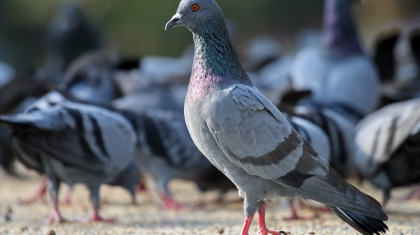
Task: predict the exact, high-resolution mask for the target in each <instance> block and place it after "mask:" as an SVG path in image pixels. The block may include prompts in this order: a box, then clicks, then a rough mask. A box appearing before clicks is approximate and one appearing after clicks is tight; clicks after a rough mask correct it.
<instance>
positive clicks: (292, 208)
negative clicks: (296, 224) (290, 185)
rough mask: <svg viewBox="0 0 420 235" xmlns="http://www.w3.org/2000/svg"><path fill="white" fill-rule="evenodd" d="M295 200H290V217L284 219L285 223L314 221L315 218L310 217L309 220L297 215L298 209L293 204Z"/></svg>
mask: <svg viewBox="0 0 420 235" xmlns="http://www.w3.org/2000/svg"><path fill="white" fill-rule="evenodd" d="M293 200H294V199H292V198H290V199H288V203H289V208H290V216H288V217H285V218H283V220H285V221H290V220H312V219H314V218H315V217H314V216H312V217H308V218H306V217H301V216H299V215H298V214H297V211H296V207H295V205H294V204H293ZM300 203H302V202H300ZM302 204H303V203H302ZM302 206H303V207H305V206H304V205H300V206H299V207H302Z"/></svg>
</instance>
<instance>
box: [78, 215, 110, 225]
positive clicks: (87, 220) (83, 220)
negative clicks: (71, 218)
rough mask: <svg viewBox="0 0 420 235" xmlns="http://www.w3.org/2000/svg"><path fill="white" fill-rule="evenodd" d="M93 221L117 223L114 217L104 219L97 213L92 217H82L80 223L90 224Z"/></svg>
mask: <svg viewBox="0 0 420 235" xmlns="http://www.w3.org/2000/svg"><path fill="white" fill-rule="evenodd" d="M92 222H104V223H111V224H113V223H115V219H112V218H110V219H104V218H102V217H101V216H100V215H98V214H95V215H93V216H92V217H91V218H87V219H82V220H81V221H80V223H82V224H88V223H92Z"/></svg>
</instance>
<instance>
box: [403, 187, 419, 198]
mask: <svg viewBox="0 0 420 235" xmlns="http://www.w3.org/2000/svg"><path fill="white" fill-rule="evenodd" d="M419 199H420V186H419V187H417V188H416V189H414V190H413V191H411V192H410V193H409V194H408V196H407V197H406V198H405V199H404V201H411V200H419Z"/></svg>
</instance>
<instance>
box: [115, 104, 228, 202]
mask: <svg viewBox="0 0 420 235" xmlns="http://www.w3.org/2000/svg"><path fill="white" fill-rule="evenodd" d="M122 113H123V115H124V116H125V117H126V118H127V119H128V120H130V121H131V123H132V125H133V127H134V128H135V130H136V134H137V139H138V143H137V149H136V153H135V158H136V160H137V162H138V163H139V166H140V168H141V171H142V172H143V173H145V174H148V175H149V176H151V178H152V180H153V181H154V183H155V189H156V191H157V193H158V194H159V195H160V196H171V193H170V192H169V190H168V183H169V182H170V181H171V180H172V179H182V180H187V181H191V182H194V183H196V185H197V186H198V187H199V188H200V189H202V190H207V189H220V190H222V192H226V191H227V190H229V189H231V188H235V186H234V185H233V184H232V182H231V181H230V180H229V179H228V178H227V177H226V176H224V175H223V174H222V173H221V172H220V171H218V170H217V169H216V168H215V167H214V166H213V165H212V164H211V163H210V162H209V161H208V160H207V158H206V157H205V156H204V155H203V154H202V153H201V152H200V151H199V150H198V149H197V147H196V146H195V145H194V142H193V141H192V139H191V136H190V135H189V133H188V130H187V126H186V125H185V121H184V116H183V115H182V114H181V113H180V112H174V111H168V110H159V109H150V110H148V111H147V112H143V113H142V114H133V113H129V112H122Z"/></svg>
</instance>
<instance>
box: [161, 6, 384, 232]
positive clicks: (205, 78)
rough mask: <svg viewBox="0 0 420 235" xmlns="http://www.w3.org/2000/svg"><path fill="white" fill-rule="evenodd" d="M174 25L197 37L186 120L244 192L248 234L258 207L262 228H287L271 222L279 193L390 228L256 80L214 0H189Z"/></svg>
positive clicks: (365, 227) (368, 225)
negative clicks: (271, 202)
mask: <svg viewBox="0 0 420 235" xmlns="http://www.w3.org/2000/svg"><path fill="white" fill-rule="evenodd" d="M175 26H185V27H187V28H188V29H189V30H190V31H191V32H192V34H193V38H194V44H195V55H194V63H193V69H192V75H191V78H190V83H189V88H188V94H187V98H186V100H185V108H184V113H185V122H186V124H187V128H188V131H189V133H190V134H191V137H192V139H193V141H194V143H195V144H196V146H197V147H198V149H199V150H200V151H201V152H202V153H203V154H204V155H205V156H206V157H207V158H208V159H209V160H210V162H211V163H213V164H214V165H215V166H216V167H217V168H218V169H219V170H220V171H222V172H223V173H224V174H225V175H226V176H227V177H228V178H230V179H231V180H232V181H233V183H234V184H235V185H236V186H237V187H238V190H239V195H240V196H241V197H243V198H244V212H245V216H246V219H245V223H244V226H243V229H242V231H241V234H243V235H245V234H248V231H249V228H250V225H251V222H252V219H253V217H254V215H255V213H256V212H257V211H258V224H259V234H264V235H266V234H280V233H283V234H284V232H276V231H270V230H268V228H267V227H266V224H265V210H266V207H267V204H266V203H265V200H267V199H268V198H271V197H275V196H286V197H295V196H299V197H302V198H304V199H312V200H314V201H318V202H321V203H324V204H326V205H328V206H329V207H330V208H331V210H332V211H333V212H335V213H336V214H337V215H338V216H339V217H340V218H341V219H343V220H344V221H345V222H347V223H348V224H350V225H351V226H352V227H353V228H355V229H356V230H357V231H359V232H360V233H362V234H381V233H385V232H386V230H387V226H386V225H385V224H384V223H383V221H385V220H387V219H388V217H387V215H386V214H385V213H384V212H383V211H382V208H381V205H380V203H379V202H377V201H376V200H375V199H373V198H372V197H370V196H368V195H366V194H364V193H362V192H360V191H359V190H358V189H357V188H355V187H354V186H352V185H350V184H348V183H347V182H346V181H344V180H343V179H342V178H341V177H340V176H339V175H338V174H337V173H336V172H335V171H334V170H333V169H332V168H331V167H330V166H329V164H328V162H327V161H326V160H325V159H323V158H322V157H320V156H319V155H318V154H317V152H316V151H315V150H314V149H313V148H312V147H311V146H310V145H309V144H308V143H307V142H306V141H305V140H304V139H303V138H302V136H301V135H299V134H298V133H297V132H296V131H295V130H294V129H293V128H292V127H291V126H290V124H289V123H288V122H287V120H286V119H285V117H284V116H283V115H282V114H281V112H280V111H279V110H278V109H277V108H276V107H275V106H274V105H273V104H272V103H271V102H270V101H269V100H268V99H267V98H265V97H264V96H263V95H262V94H261V93H260V92H258V90H257V89H256V88H255V87H254V86H253V84H252V82H251V80H250V79H249V77H248V75H247V74H246V72H245V70H244V69H243V67H242V66H241V64H240V62H239V60H238V58H237V56H236V53H235V50H234V49H233V46H232V44H231V42H230V39H229V36H228V35H229V34H228V30H227V27H226V22H225V19H224V15H223V12H222V10H221V8H220V7H219V5H218V4H217V3H216V2H215V1H214V0H182V1H181V3H180V5H179V7H178V10H177V13H176V14H175V15H174V16H173V17H172V19H171V20H170V21H169V22H168V23H167V24H166V27H165V29H166V30H168V29H171V28H173V27H175Z"/></svg>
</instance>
